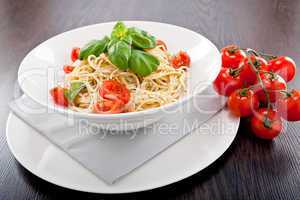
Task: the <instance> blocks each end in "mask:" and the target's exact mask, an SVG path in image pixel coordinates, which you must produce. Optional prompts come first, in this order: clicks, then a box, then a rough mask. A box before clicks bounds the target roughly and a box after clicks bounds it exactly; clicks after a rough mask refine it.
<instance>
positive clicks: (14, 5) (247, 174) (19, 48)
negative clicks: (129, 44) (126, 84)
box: [0, 0, 300, 200]
mask: <svg viewBox="0 0 300 200" xmlns="http://www.w3.org/2000/svg"><path fill="white" fill-rule="evenodd" d="M115 20H151V21H159V22H165V23H171V24H176V25H179V26H184V27H187V28H189V29H191V30H194V31H196V32H199V33H201V34H203V35H204V36H206V37H207V38H209V39H210V40H211V41H213V42H214V43H215V44H216V45H217V46H218V47H219V48H221V47H222V46H224V45H226V44H231V43H234V44H238V45H240V46H242V47H252V48H255V49H259V50H261V51H265V52H269V53H273V54H284V55H289V56H291V57H292V58H294V59H295V61H296V63H298V65H299V66H300V1H298V0H265V1H260V0H244V1H241V0H227V1H224V0H215V1H213V0H211V1H210V0H190V1H184V0H180V1H179V0H178V1H173V0H168V1H166V0H143V1H142V0H130V1H125V0H123V1H122V0H120V1H117V0H110V1H104V0H103V1H99V0H98V1H96V0H95V1H92V0H89V1H80V0H76V1H62V0H47V1H46V0H43V1H40V0H34V1H29V0H28V1H25V0H0V64H1V65H0V80H1V83H0V94H1V95H0V97H1V98H0V127H1V129H0V199H1V200H6V199H58V198H68V199H70V198H75V197H77V198H82V199H83V198H84V199H85V198H86V197H88V198H91V199H135V198H143V199H145V198H149V199H155V198H158V197H164V198H166V199H300V124H299V123H289V124H288V126H287V128H286V130H285V131H284V133H283V134H282V135H280V137H278V138H276V140H274V141H273V142H265V141H261V140H258V139H255V138H253V137H252V136H251V133H250V132H249V131H248V130H249V129H248V126H247V121H246V120H243V121H242V123H241V126H240V128H239V132H238V136H237V138H236V139H235V141H234V144H233V145H232V146H231V147H230V149H229V150H228V151H227V152H226V153H225V154H224V156H222V157H221V158H220V159H219V160H217V161H216V162H215V163H214V164H213V165H211V166H210V167H208V168H207V169H205V170H204V171H202V172H200V173H198V174H196V175H194V176H192V177H190V178H187V179H185V180H183V181H181V182H179V183H175V184H172V185H169V186H166V187H163V188H160V189H155V190H152V191H148V192H142V193H135V194H127V195H95V194H88V193H82V192H76V191H72V190H68V189H64V188H61V187H58V186H55V185H53V184H50V183H47V182H45V181H43V180H41V179H39V178H37V177H36V176H34V175H32V174H31V173H30V172H28V171H27V170H25V169H24V168H23V167H22V166H20V165H19V164H18V163H17V161H16V160H15V159H14V157H13V156H12V154H11V153H10V151H9V149H8V146H7V144H6V140H5V124H6V119H7V115H8V113H9V108H8V106H7V103H8V102H9V101H10V100H11V99H12V98H13V96H14V88H15V86H16V79H17V70H18V66H19V63H20V62H21V60H22V59H23V57H24V56H25V55H26V54H27V53H28V52H29V51H30V50H31V49H32V48H33V47H34V46H36V45H37V44H39V43H40V42H42V41H44V40H46V39H48V38H50V37H52V36H54V35H56V34H58V33H61V32H64V31H67V30H70V29H73V28H77V27H80V26H84V25H88V24H94V23H101V22H107V21H115ZM299 71H300V70H299ZM299 71H298V73H297V75H299V74H300V73H299ZM296 86H298V87H299V88H300V78H299V77H296V80H295V81H293V83H291V84H290V87H296ZM200 157H201V155H199V158H200Z"/></svg>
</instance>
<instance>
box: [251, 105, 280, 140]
mask: <svg viewBox="0 0 300 200" xmlns="http://www.w3.org/2000/svg"><path fill="white" fill-rule="evenodd" d="M251 129H252V131H253V133H254V134H255V135H256V136H257V137H259V138H262V139H273V138H275V137H276V136H277V135H279V133H280V132H281V129H282V121H281V119H280V117H279V115H278V113H277V112H276V111H274V110H272V109H270V110H269V112H268V110H267V109H266V108H261V109H259V110H258V112H257V113H255V114H254V115H253V117H252V118H251Z"/></svg>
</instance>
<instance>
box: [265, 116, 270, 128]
mask: <svg viewBox="0 0 300 200" xmlns="http://www.w3.org/2000/svg"><path fill="white" fill-rule="evenodd" d="M264 126H265V127H266V128H272V121H271V120H270V119H269V118H268V114H267V115H266V116H265V117H264Z"/></svg>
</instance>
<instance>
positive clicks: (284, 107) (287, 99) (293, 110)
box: [276, 90, 300, 121]
mask: <svg viewBox="0 0 300 200" xmlns="http://www.w3.org/2000/svg"><path fill="white" fill-rule="evenodd" d="M276 105H277V109H278V112H279V114H280V116H281V117H282V118H284V119H286V120H288V121H300V91H299V90H292V91H291V92H290V93H289V95H282V97H281V98H280V99H279V100H278V101H277V102H276Z"/></svg>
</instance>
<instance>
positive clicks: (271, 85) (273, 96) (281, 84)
mask: <svg viewBox="0 0 300 200" xmlns="http://www.w3.org/2000/svg"><path fill="white" fill-rule="evenodd" d="M262 82H263V84H264V85H265V89H266V90H267V92H268V94H269V98H270V102H271V103H274V102H275V101H276V100H277V99H278V98H279V96H280V91H281V90H285V89H286V83H285V81H284V80H283V79H280V78H279V77H269V76H268V75H266V77H262ZM256 92H257V93H256V94H257V96H258V99H259V101H261V102H263V103H267V97H266V94H265V92H264V91H263V89H262V88H261V87H259V88H258V89H257V90H256Z"/></svg>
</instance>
